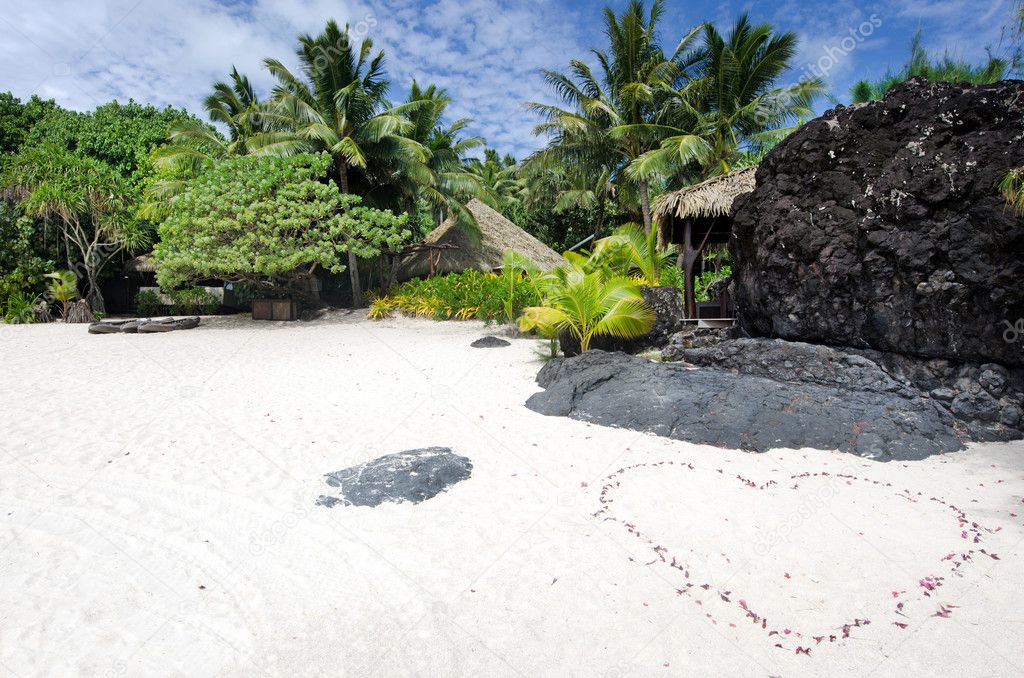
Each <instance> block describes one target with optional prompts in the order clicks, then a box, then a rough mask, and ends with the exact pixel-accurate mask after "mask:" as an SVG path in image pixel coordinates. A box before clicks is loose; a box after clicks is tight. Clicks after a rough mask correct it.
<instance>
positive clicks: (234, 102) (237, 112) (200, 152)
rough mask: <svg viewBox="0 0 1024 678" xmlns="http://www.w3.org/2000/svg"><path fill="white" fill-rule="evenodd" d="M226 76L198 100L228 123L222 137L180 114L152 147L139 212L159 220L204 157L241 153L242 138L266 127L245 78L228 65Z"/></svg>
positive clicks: (203, 163)
mask: <svg viewBox="0 0 1024 678" xmlns="http://www.w3.org/2000/svg"><path fill="white" fill-rule="evenodd" d="M230 78H231V81H230V82H217V83H214V85H213V92H212V93H211V94H210V95H209V96H207V97H206V99H205V100H204V101H203V106H204V108H205V109H206V114H207V116H208V117H209V118H210V120H212V121H213V122H215V123H221V124H223V125H225V126H226V127H227V128H228V133H229V137H228V138H225V137H224V136H223V135H222V134H221V133H220V132H219V131H218V130H217V129H216V128H215V127H212V126H210V125H207V124H204V123H202V122H199V121H198V120H194V119H192V118H188V119H185V120H181V121H180V122H178V123H176V124H175V125H174V126H173V127H171V129H170V131H169V133H168V140H169V141H170V143H169V144H167V145H164V146H161V147H160V148H158V149H156V150H155V151H153V156H152V160H153V164H154V166H155V167H156V168H157V171H158V175H157V176H156V177H155V179H154V180H153V181H151V182H150V183H149V184H148V185H147V186H146V188H145V191H144V196H143V202H142V205H141V206H140V208H139V213H140V215H141V216H142V217H143V218H146V219H150V220H153V221H162V220H164V219H165V218H167V215H168V212H169V210H170V206H171V205H172V204H173V202H174V200H175V199H176V198H177V197H178V196H179V195H180V194H181V193H182V192H183V191H184V190H185V188H186V187H187V186H188V182H189V181H190V180H192V179H194V178H195V177H196V176H198V175H199V173H200V172H201V171H202V169H203V168H204V167H206V166H208V165H209V163H210V162H212V161H216V160H222V159H224V158H229V157H234V156H239V155H246V154H247V153H248V148H247V146H246V144H247V142H248V140H249V139H250V138H251V137H252V136H254V135H255V134H256V133H257V132H260V131H265V130H267V129H268V124H267V121H266V120H264V118H263V116H262V110H263V105H262V104H261V103H260V101H259V98H258V97H257V96H256V92H255V90H254V89H253V87H252V84H251V83H250V82H249V78H248V77H246V76H245V75H242V74H241V73H239V72H238V69H237V68H234V67H232V69H231V74H230Z"/></svg>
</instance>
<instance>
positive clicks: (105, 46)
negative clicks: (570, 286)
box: [0, 0, 1013, 157]
mask: <svg viewBox="0 0 1024 678" xmlns="http://www.w3.org/2000/svg"><path fill="white" fill-rule="evenodd" d="M1012 2H1013V0H890V1H889V2H875V1H870V0H829V1H828V2H816V1H814V0H779V1H774V2H739V1H736V0H717V1H716V0H668V6H669V11H668V16H667V17H666V20H665V21H664V22H663V24H662V31H663V36H662V37H663V41H664V42H665V43H666V44H674V42H675V41H677V40H678V39H679V37H680V36H681V35H682V34H683V33H684V32H685V31H686V30H687V29H688V28H689V27H690V26H692V25H694V24H696V23H699V22H701V21H709V20H710V21H715V22H716V23H718V24H719V25H721V26H727V25H729V24H730V23H731V22H733V21H734V20H735V18H736V17H737V16H738V15H739V14H740V13H741V12H744V11H748V12H749V13H750V14H751V15H752V17H753V18H754V19H756V20H763V21H769V22H771V23H773V24H774V25H775V26H776V27H778V28H779V29H782V30H792V31H796V32H797V33H798V35H799V36H800V41H801V42H800V44H801V53H800V56H799V58H798V59H797V62H796V68H795V69H794V72H793V73H792V74H790V76H788V78H787V80H793V81H795V80H797V79H799V78H800V77H801V75H802V74H805V73H811V72H814V73H818V74H821V75H824V76H825V77H826V80H827V82H828V85H829V87H830V89H831V91H832V92H833V94H834V95H835V96H836V97H837V98H838V99H839V100H840V101H846V100H847V93H848V91H849V88H850V85H851V84H852V83H853V82H854V81H855V80H857V79H859V78H861V77H871V76H878V75H880V74H882V73H883V72H884V71H885V70H886V69H887V68H888V67H890V66H898V65H899V64H900V63H901V62H902V61H903V60H904V59H905V57H906V54H907V51H908V45H909V43H910V40H911V37H912V36H913V34H914V32H915V31H916V30H917V29H918V28H921V29H923V30H924V35H925V42H926V44H927V46H928V47H929V48H930V49H932V50H936V51H939V52H941V51H943V50H949V51H950V52H951V53H952V54H954V55H955V56H958V57H962V58H966V59H970V60H974V61H978V60H981V59H983V58H984V56H985V47H986V46H992V47H998V46H999V45H1000V40H1001V28H1002V26H1003V25H1004V24H1005V23H1006V22H1007V20H1008V18H1009V16H1010V13H1011V5H1012ZM605 4H606V3H605V2H584V1H580V0H553V1H545V0H504V1H501V2H495V1H494V0H174V1H173V2H168V1H167V0H46V1H45V2H16V0H3V5H4V7H3V9H2V11H0V74H2V76H0V90H8V89H9V90H11V91H13V92H14V93H15V94H16V95H17V96H20V97H27V96H29V95H31V94H39V95H40V96H43V97H48V98H49V97H52V98H55V99H56V100H57V101H58V102H59V103H60V104H62V105H64V106H67V107H69V108H74V109H79V110H86V109H89V108H93V107H95V106H96V105H98V104H100V103H103V102H105V101H109V100H110V99H119V100H122V101H123V100H127V99H128V98H134V99H135V100H137V101H141V102H146V103H153V104H156V105H161V106H162V105H168V104H170V105H174V106H184V107H187V108H189V109H190V110H192V111H193V112H195V113H197V114H201V113H202V109H201V105H200V102H201V100H202V98H203V97H204V96H205V95H206V93H207V92H208V90H209V86H210V83H211V82H213V81H214V80H216V79H222V78H224V77H225V75H226V74H227V72H228V71H229V70H230V68H231V66H232V65H235V66H238V68H239V69H240V70H242V71H243V72H245V73H247V74H249V75H250V77H252V78H253V80H254V81H255V82H256V83H257V84H258V85H259V86H260V87H269V85H270V78H269V76H268V75H267V74H266V73H265V72H264V71H263V70H262V68H261V67H260V63H261V61H262V59H263V57H265V56H274V57H277V58H280V59H282V60H284V61H285V62H286V63H290V62H291V61H292V51H293V44H294V37H295V36H296V35H297V34H299V33H302V32H316V31H317V30H318V29H320V28H322V26H323V23H324V22H325V21H326V19H328V18H332V17H333V18H335V19H337V20H338V21H339V22H346V21H347V22H349V23H351V24H352V25H353V27H354V29H355V31H356V32H357V33H361V34H365V35H367V36H369V37H371V38H373V39H374V41H375V42H376V43H377V46H378V47H382V48H384V49H385V51H386V52H387V54H388V65H389V70H390V73H391V78H392V81H393V83H394V84H393V90H392V95H393V97H394V98H395V99H399V98H401V97H403V96H404V95H405V93H406V91H407V89H408V84H409V82H410V81H411V79H412V78H413V77H415V78H417V79H418V80H419V81H420V83H421V84H425V83H428V82H436V83H437V84H439V85H441V86H443V87H446V88H447V89H448V90H449V92H450V93H451V94H452V95H453V97H454V99H455V104H454V106H453V109H452V114H453V117H470V118H474V119H476V123H475V124H474V126H473V128H472V131H473V132H475V133H479V134H481V135H483V136H484V137H486V138H487V139H488V141H489V142H490V144H491V145H492V146H494V147H496V148H498V149H499V150H500V151H502V152H511V153H514V154H516V155H517V156H520V157H521V156H523V155H525V154H527V153H529V152H530V151H531V150H533V149H534V148H536V147H537V146H538V145H539V143H540V141H539V140H538V139H537V138H536V137H533V136H532V134H531V130H532V127H533V125H534V124H535V123H536V122H537V121H536V119H534V118H533V117H531V115H530V114H529V113H527V112H526V111H524V110H523V102H525V101H530V100H541V101H548V100H550V98H551V95H550V93H549V92H548V91H547V90H546V89H545V87H544V85H543V82H542V81H541V78H540V76H539V70H540V69H541V68H561V67H563V66H564V65H565V64H566V62H567V61H568V60H569V59H570V58H574V57H581V56H582V57H586V56H587V54H588V50H589V49H590V48H591V47H600V46H601V45H602V43H603V36H602V33H601V8H602V7H603V6H604V5H605ZM624 4H625V2H624V0H613V1H612V2H611V5H612V6H613V7H615V8H616V9H618V8H621V7H622V6H623V5H624ZM830 105H831V104H830V103H829V102H827V101H823V102H822V103H821V104H820V105H819V110H824V109H825V108H827V107H829V106H830Z"/></svg>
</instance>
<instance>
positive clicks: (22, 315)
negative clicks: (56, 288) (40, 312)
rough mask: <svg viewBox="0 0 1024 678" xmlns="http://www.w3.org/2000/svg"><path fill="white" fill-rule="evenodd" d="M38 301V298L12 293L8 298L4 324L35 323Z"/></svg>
mask: <svg viewBox="0 0 1024 678" xmlns="http://www.w3.org/2000/svg"><path fill="white" fill-rule="evenodd" d="M38 301H39V298H38V297H33V296H32V295H30V294H26V293H25V292H21V291H17V292H12V293H11V295H10V296H8V297H7V307H6V309H5V311H4V322H5V323H8V324H10V325H27V324H29V323H32V322H35V305H36V302H38Z"/></svg>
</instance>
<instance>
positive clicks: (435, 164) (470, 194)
mask: <svg viewBox="0 0 1024 678" xmlns="http://www.w3.org/2000/svg"><path fill="white" fill-rule="evenodd" d="M451 102H452V99H451V97H450V96H449V95H448V93H447V92H446V91H445V90H443V89H438V88H437V86H436V85H430V86H429V87H427V88H426V89H422V88H420V86H419V85H418V84H417V83H416V81H415V80H414V81H413V83H412V89H411V90H410V92H409V96H408V98H407V99H406V104H409V105H410V108H409V110H408V111H407V115H408V117H409V121H410V122H411V123H412V126H411V128H410V129H409V131H408V132H406V133H405V137H406V138H408V139H411V140H413V141H415V142H416V143H417V144H419V145H420V146H421V147H422V148H423V149H425V151H426V154H425V155H426V158H425V159H421V158H420V157H419V156H418V155H416V154H413V155H412V156H411V157H409V158H408V160H407V161H406V162H405V163H404V166H401V165H400V166H399V167H398V168H397V171H396V175H397V176H398V177H399V182H400V185H401V189H400V190H401V193H402V196H403V199H404V201H405V204H404V208H405V211H406V212H407V213H408V214H409V215H410V216H412V215H413V214H414V210H415V209H416V201H417V200H421V201H423V202H425V203H427V204H428V205H430V206H431V207H432V208H433V210H434V211H435V212H436V214H437V218H436V220H435V221H436V223H440V222H441V221H443V220H444V219H445V218H446V216H447V215H448V214H456V215H457V216H458V218H459V221H460V223H461V224H462V225H463V227H464V228H467V229H469V230H471V231H472V230H475V228H476V220H475V219H474V217H473V215H472V214H471V213H470V212H469V210H467V209H466V207H465V204H466V203H467V202H468V201H469V200H470V199H471V198H474V197H476V198H483V199H485V200H486V199H488V198H489V195H488V191H487V190H486V186H485V185H484V184H483V182H482V181H481V180H480V177H478V176H477V175H476V174H474V173H473V172H471V171H470V170H469V169H468V167H467V165H466V163H467V156H468V154H469V152H470V151H472V150H473V149H476V148H480V147H481V146H483V145H484V143H485V142H484V139H483V138H482V137H479V136H463V134H464V132H465V129H466V127H467V126H468V125H470V124H471V123H472V122H473V121H472V120H470V119H469V118H462V119H459V120H456V121H455V122H453V123H451V124H450V125H446V124H444V122H443V118H444V117H445V114H446V112H447V110H448V107H449V106H450V105H451ZM400 160H402V159H401V158H400Z"/></svg>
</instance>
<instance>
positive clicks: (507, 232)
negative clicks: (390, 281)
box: [397, 198, 565, 282]
mask: <svg viewBox="0 0 1024 678" xmlns="http://www.w3.org/2000/svg"><path fill="white" fill-rule="evenodd" d="M466 209H467V210H468V211H469V212H470V214H472V215H473V218H474V219H476V223H477V226H478V228H479V237H473V236H472V235H470V234H469V233H467V229H465V228H461V227H460V226H459V224H458V221H457V219H456V218H455V216H454V215H453V216H452V217H449V218H448V220H447V221H445V222H444V223H443V224H441V225H440V226H438V227H437V228H435V229H434V230H433V231H431V232H430V234H429V235H427V237H426V239H425V240H424V242H423V243H421V244H419V245H414V246H413V247H412V248H410V249H411V252H410V253H409V254H408V255H407V256H405V257H404V258H403V259H402V262H401V263H400V264H399V267H398V272H397V279H398V281H399V282H402V281H405V280H409V279H411V278H426V277H432V276H434V275H437V274H444V273H462V272H463V271H466V270H468V269H474V270H477V271H481V272H483V273H491V272H496V271H500V270H501V268H502V266H503V265H504V261H503V257H504V254H505V250H515V251H516V252H518V253H519V254H522V255H524V256H526V257H529V258H530V259H531V260H532V261H533V262H534V263H535V264H537V265H538V266H540V268H541V269H542V270H545V271H549V270H551V269H553V268H555V267H556V266H561V265H562V264H564V263H565V259H563V258H562V255H561V254H559V253H558V252H556V251H554V250H553V249H551V248H550V247H548V246H547V245H545V244H544V243H542V242H541V241H540V240H537V238H534V237H533V236H532V235H530V234H529V233H527V232H526V231H524V230H523V229H521V228H519V226H517V225H516V224H514V223H512V222H511V221H509V220H508V219H506V218H505V217H504V216H503V215H502V214H500V213H499V212H497V211H495V210H493V209H491V208H490V207H488V206H487V205H485V204H484V203H482V202H480V201H479V200H477V199H475V198H474V199H473V200H470V201H469V203H468V204H467V205H466Z"/></svg>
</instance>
